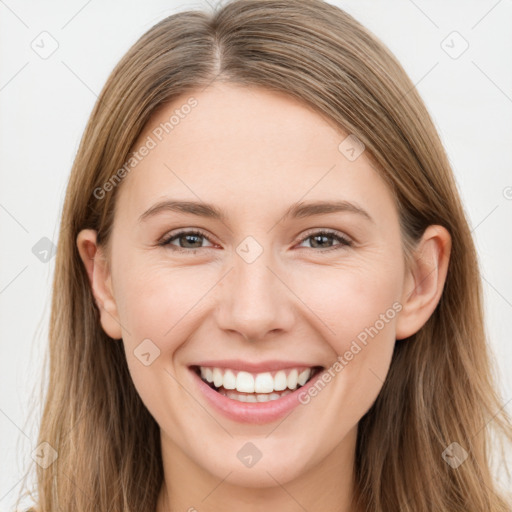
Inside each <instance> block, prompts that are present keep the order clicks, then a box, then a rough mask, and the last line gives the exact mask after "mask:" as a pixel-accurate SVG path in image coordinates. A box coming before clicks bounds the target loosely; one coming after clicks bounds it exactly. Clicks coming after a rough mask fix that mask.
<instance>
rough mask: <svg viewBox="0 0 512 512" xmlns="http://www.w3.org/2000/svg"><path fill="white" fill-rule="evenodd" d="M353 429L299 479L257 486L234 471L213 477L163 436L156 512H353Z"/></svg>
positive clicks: (278, 480)
mask: <svg viewBox="0 0 512 512" xmlns="http://www.w3.org/2000/svg"><path fill="white" fill-rule="evenodd" d="M356 436H357V429H354V430H353V431H351V432H350V433H349V434H347V436H346V437H345V438H344V439H343V441H342V442H341V443H339V444H338V445H337V446H336V447H335V448H334V449H333V450H332V451H331V452H330V453H329V454H328V455H327V457H325V458H324V459H323V460H321V461H320V462H318V463H316V464H313V465H312V466H311V467H305V469H304V471H303V472H301V473H300V474H299V475H298V476H297V477H295V478H293V479H291V480H286V479H285V478H283V477H281V478H279V479H277V478H274V477H273V476H272V475H271V474H270V472H265V473H266V474H267V475H268V478H266V480H265V482H261V485H259V486H257V487H256V486H255V487H249V486H244V485H240V484H239V483H238V482H236V475H235V472H232V471H226V474H225V475H224V477H216V476H214V475H212V474H211V473H210V472H208V471H206V470H205V469H204V468H202V467H200V466H198V465H197V464H196V463H195V462H194V461H193V460H191V459H190V457H188V456H187V455H186V454H185V453H184V452H183V451H182V450H181V449H179V448H178V447H177V446H176V444H175V443H173V442H172V441H171V440H170V439H169V438H168V437H167V436H166V435H165V434H163V433H161V440H162V456H163V463H164V482H163V484H162V488H161V490H160V494H159V497H158V504H157V509H156V512H176V511H180V512H181V511H183V512H185V511H186V512H219V511H223V510H237V512H249V511H251V512H254V510H279V511H280V512H304V510H307V511H308V512H320V511H321V512H325V510H336V511H337V512H356V511H355V507H354V505H353V503H352V500H353V490H354V459H355V441H356Z"/></svg>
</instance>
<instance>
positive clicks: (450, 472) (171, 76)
mask: <svg viewBox="0 0 512 512" xmlns="http://www.w3.org/2000/svg"><path fill="white" fill-rule="evenodd" d="M215 81H218V82H226V83H230V84H236V85H239V86H242V87H244V86H246V87H263V88H266V89H267V90H270V91H276V92H281V93H286V94H288V95H289V96H291V97H294V98H296V99H299V100H300V101H302V102H303V104H307V105H308V106H310V107H312V108H313V109H315V111H316V112H317V113H318V114H319V115H321V116H323V117H324V118H325V119H327V120H329V122H331V123H334V125H335V126H336V127H338V128H340V129H341V130H343V131H345V132H346V133H348V134H352V135H354V136H356V137H357V138H358V139H359V140H360V141H361V142H362V143H363V144H364V145H365V148H366V150H365V155H366V156H367V157H368V158H369V159H370V160H369V161H371V162H372V165H373V166H374V168H375V169H376V170H377V171H378V172H379V174H380V176H382V178H384V179H385V180H386V182H387V184H388V186H389V188H390V190H391V191H392V193H393V197H394V198H395V201H396V205H397V210H398V212H399V219H400V226H401V232H402V240H403V246H404V255H405V256H406V258H409V260H407V261H410V258H411V254H412V250H413V249H414V247H415V244H416V243H417V242H418V241H419V240H420V238H421V236H422V234H423V233H424V231H425V229H426V228H427V227H428V226H429V225H433V224H435V225H441V226H444V227H445V228H446V229H447V230H448V232H449V233H450V235H451V237H452V248H451V256H450V262H449V267H448V274H447V278H446V282H445V286H444V290H443V293H442V296H441V299H440V301H439V303H438V305H437V307H436V309H435V311H434V312H433V314H432V315H431V316H430V318H429V319H428V321H427V322H426V323H425V325H424V326H423V327H422V328H421V329H420V330H419V331H418V332H417V333H416V334H414V335H413V336H410V337H409V338H408V339H406V340H400V341H397V342H396V344H395V349H394V353H393V358H392V361H391V366H390V370H389V373H388V375H387V377H386V380H385V382H384V385H383V388H382V390H381V392H380V394H379V395H378V397H377V399H376V401H375V402H374V403H373V405H372V406H371V408H370V409H369V410H368V412H367V413H366V414H365V415H364V416H363V418H362V419H361V420H360V422H359V425H358V436H357V445H356V459H355V474H356V481H355V499H356V501H357V506H358V507H359V508H360V509H361V510H364V511H371V512H389V511H390V510H393V511H394V510H400V511H401V512H412V511H414V512H427V511H431V510H437V511H440V512H441V511H442V512H448V511H449V512H477V511H478V512H481V511H483V510H485V511H491V512H505V511H509V510H510V508H509V506H510V502H509V501H508V500H509V497H508V496H505V493H504V491H502V490H500V489H499V485H498V483H497V477H496V476H494V475H493V462H494V457H495V454H496V453H497V454H498V455H501V456H502V455H503V452H504V448H503V447H504V445H505V443H507V444H508V442H509V441H510V440H511V439H512V433H511V423H510V419H509V417H508V415H507V414H506V412H505V411H504V408H503V407H502V403H501V399H500V397H499V394H498V392H497V384H496V376H495V374H494V371H495V370H494V365H491V362H492V360H491V354H490V351H489V348H488V344H487V339H486V334H485V329H484V321H483V307H482V288H481V280H480V273H479V268H478V260H477V255H476V251H475V247H474V243H473V240H472V237H471V232H470V229H469V227H468V222H467V220H466V216H465V213H464V210H463V207H462V204H461V200H460V198H459V194H458V191H457V187H456V183H455V180H454V177H453V173H452V170H451V168H450V165H449V161H448V158H447V155H446V153H445V150H444V147H443V145H442V143H441V141H440V138H439V135H438V133H437V131H436V129H435V127H434V124H433V122H432V120H431V117H430V115H429V113H428V111H427V109H426V107H425V105H424V103H423V101H422V100H421V98H420V96H419V94H418V92H417V91H416V89H415V87H414V84H413V83H412V82H411V80H410V79H409V78H408V76H407V75H406V73H405V71H404V69H403V68H402V66H401V65H400V64H399V62H398V61H397V59H396V58H395V57H394V55H393V54H392V53H391V52H390V51H389V50H388V49H387V47H386V46H385V45H384V44H383V43H382V42H381V41H380V40H379V39H378V38H376V37H375V36H374V35H373V34H372V33H371V32H370V31H369V30H368V29H366V28H365V27H364V26H362V25H361V24H360V23H359V22H357V21H356V20H355V19H354V18H353V17H352V16H350V15H349V14H347V13H346V12H344V11H343V10H341V9H339V8H338V7H335V6H333V5H330V4H328V3H325V2H323V1H321V0H234V1H229V2H228V3H225V4H224V5H221V6H219V7H217V8H216V9H215V10H214V11H213V12H211V13H205V12H201V11H186V12H181V13H177V14H173V15H171V16H169V17H167V18H165V19H163V20H162V21H160V22H159V23H157V24H156V25H154V26H153V27H152V28H151V29H150V30H148V31H147V32H146V33H145V34H144V35H142V36H141V37H140V39H138V41H136V43H135V44H134V45H133V46H132V47H131V48H130V49H129V51H128V52H127V53H126V54H125V55H124V56H123V58H122V59H121V60H120V62H119V63H118V64H117V66H116V67H115V68H114V70H113V71H112V73H111V74H110V76H109V77H108V80H107V82H106V84H105V86H104V88H103V90H102V92H101V94H100V96H99V97H98V100H97V102H96V104H95V106H94V108H93V111H92V114H91V116H90V119H89V121H88V124H87V126H86V129H85V132H84V134H83V137H82V140H81V143H80V146H79V149H78V152H77V155H76V158H75V161H74V164H73V168H72V171H71V176H70V179H69V183H68V187H67V192H66V197H65V202H64V208H63V213H62V222H61V226H60V233H59V240H58V248H57V255H56V267H55V275H54V281H53V295H52V310H51V318H50V330H49V382H48V389H47V392H46V398H45V402H44V410H43V411H42V419H41V425H40V430H39V437H38V443H41V442H48V443H49V444H50V445H51V446H52V447H53V448H54V449H55V450H56V451H57V452H58V458H57V460H56V461H55V462H54V463H53V464H52V465H50V466H49V467H48V468H46V469H43V468H42V467H39V466H37V467H35V470H36V474H37V483H36V486H37V488H36V498H37V501H36V505H35V506H36V507H37V508H36V509H32V510H38V511H39V512H55V511H57V510H66V511H67V510H74V511H76V512H86V511H94V512H97V511H104V512H107V511H110V510H115V511H121V510H122V511H124V512H134V511H137V512H138V511H141V510H148V511H154V510H155V508H156V503H157V497H158V494H159V491H160V489H161V486H162V483H163V465H162V456H161V445H160V431H159V426H158V424H157V423H156V421H155V420H154V418H153V417H152V416H151V415H150V413H149V412H148V410H147V409H146V407H145V405H144V404H143V402H142V400H141V399H140V397H139V395H138V393H137V391H136V389H135V387H134V385H133V382H132V379H131V377H130V374H129V371H128V366H127V361H126V356H125V353H124V349H123V346H122V343H121V342H120V341H115V340H112V339H111V338H109V337H108V336H107V335H106V333H105V332H104V331H103V329H102V328H101V324H100V321H99V311H98V307H97V305H96V304H95V301H94V298H93V295H92V292H91V288H90V284H89V281H88V277H87V273H86V271H85V268H84V265H83V263H82V261H81V259H80V255H79V253H78V249H77V246H76V239H77V235H78V233H79V232H80V231H81V230H82V229H85V228H90V229H95V230H96V231H97V232H98V242H99V243H100V244H104V245H107V244H108V241H109V237H110V234H111V230H112V223H113V217H114V207H115V198H116V196H117V194H118V193H119V189H120V188H122V182H121V183H119V186H117V187H113V189H112V190H111V191H110V192H108V193H107V194H105V197H103V198H102V199H101V200H100V199H97V197H96V194H95V193H94V191H95V190H97V189H98V188H101V187H103V185H104V184H105V183H107V182H109V180H111V179H112V177H113V176H114V175H115V173H116V171H118V170H119V169H120V168H121V167H123V165H124V163H125V162H126V161H127V159H128V158H129V155H130V154H131V153H130V152H131V151H132V150H133V146H134V144H135V142H136V141H137V139H138V137H139V136H140V135H141V133H143V131H144V129H145V127H146V126H147V123H148V120H149V119H150V117H151V116H152V115H153V114H155V112H156V111H157V109H159V108H161V107H163V106H164V105H165V104H166V103H169V102H171V101H173V100H174V99H176V98H178V97H179V96H181V95H183V94H192V93H193V92H194V91H198V90H200V89H204V88H206V87H208V86H209V85H211V84H212V83H214V82H215ZM491 434H496V435H495V436H492V437H491ZM491 439H492V442H493V444H491ZM499 440H501V441H500V442H499V443H498V441H499ZM452 442H458V443H459V444H460V445H461V446H462V447H463V448H464V449H465V450H466V451H467V452H468V454H469V455H468V458H467V459H466V460H465V461H464V463H463V464H461V465H460V466H459V467H457V468H452V467H451V466H450V465H449V464H447V463H446V462H445V461H444V460H443V457H442V453H443V451H444V450H445V449H446V448H447V447H448V446H449V445H450V444H451V443H452ZM498 445H499V447H500V448H501V450H496V447H497V446H498ZM507 475H508V471H507ZM31 495H32V494H31ZM359 508H358V510H359Z"/></svg>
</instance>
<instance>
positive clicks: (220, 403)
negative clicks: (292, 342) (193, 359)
mask: <svg viewBox="0 0 512 512" xmlns="http://www.w3.org/2000/svg"><path fill="white" fill-rule="evenodd" d="M190 371H191V373H192V375H193V376H194V378H195V380H196V382H197V384H198V387H199V390H200V391H201V392H202V393H203V395H204V396H205V398H206V400H207V401H208V402H209V403H210V404H211V405H212V406H213V408H214V409H217V410H218V411H219V412H221V413H222V414H223V415H224V416H226V417H228V418H229V419H231V420H234V421H238V422H240V423H256V424H263V423H271V422H272V421H277V420H279V419H280V418H282V417H283V416H285V415H287V414H289V413H290V412H291V411H292V410H293V409H295V407H297V406H298V405H301V402H299V399H298V397H299V394H301V393H305V392H307V390H308V388H310V387H311V386H313V385H314V383H315V382H316V380H317V379H318V378H319V377H320V376H321V375H322V372H323V370H322V371H320V372H318V373H317V374H316V375H315V376H314V377H313V378H312V379H311V380H310V381H309V382H308V383H307V384H305V385H304V386H302V387H300V388H298V389H296V390H295V391H294V392H293V393H290V394H289V395H286V396H283V397H282V398H278V399H277V400H270V401H268V402H239V401H238V400H233V399H231V398H228V397H227V396H224V395H222V394H221V393H219V392H217V391H215V390H214V389H212V388H211V387H210V386H209V385H208V384H206V383H205V382H204V381H203V380H202V379H201V378H200V377H199V375H197V373H196V372H195V371H194V370H193V369H190Z"/></svg>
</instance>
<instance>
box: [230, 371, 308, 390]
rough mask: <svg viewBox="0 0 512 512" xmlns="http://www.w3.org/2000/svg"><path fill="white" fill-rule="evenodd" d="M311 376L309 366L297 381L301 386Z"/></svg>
mask: <svg viewBox="0 0 512 512" xmlns="http://www.w3.org/2000/svg"><path fill="white" fill-rule="evenodd" d="M310 376H311V370H310V369H309V368H308V369H307V370H304V371H303V372H301V373H299V376H298V377H297V382H298V383H299V386H304V384H306V382H307V381H308V379H309V377H310ZM224 378H225V377H224Z"/></svg>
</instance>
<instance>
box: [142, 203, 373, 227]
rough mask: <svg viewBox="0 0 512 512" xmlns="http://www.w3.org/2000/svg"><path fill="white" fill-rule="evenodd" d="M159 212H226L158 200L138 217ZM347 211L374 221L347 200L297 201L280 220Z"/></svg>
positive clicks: (204, 214) (217, 216)
mask: <svg viewBox="0 0 512 512" xmlns="http://www.w3.org/2000/svg"><path fill="white" fill-rule="evenodd" d="M161 212H178V213H188V214H191V215H197V216H198V217H206V218H210V219H217V220H220V221H222V222H225V221H226V214H225V213H224V212H223V211H222V210H220V209H219V208H217V207H216V206H214V205H212V204H208V203H203V202H198V201H174V200H165V201H160V202H158V203H156V204H154V205H153V206H151V207H150V208H148V209H147V210H146V211H145V212H144V213H143V214H142V215H141V216H140V217H139V222H143V221H145V220H147V219H149V218H150V217H153V216H155V215H157V214H159V213H161ZM339 212H348V213H355V214H358V215H360V216H362V217H364V218H365V219H367V220H369V221H370V222H374V220H373V218H372V217H371V216H370V214H369V213H368V212H367V211H366V210H364V209H363V208H361V207H360V206H359V205H357V204H354V203H350V202H348V201H314V202H309V203H305V202H298V203H295V204H292V205H291V206H290V207H289V208H288V209H287V210H286V212H285V213H284V215H283V216H282V217H281V220H283V219H288V218H304V217H312V216H315V215H325V214H329V213H339Z"/></svg>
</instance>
